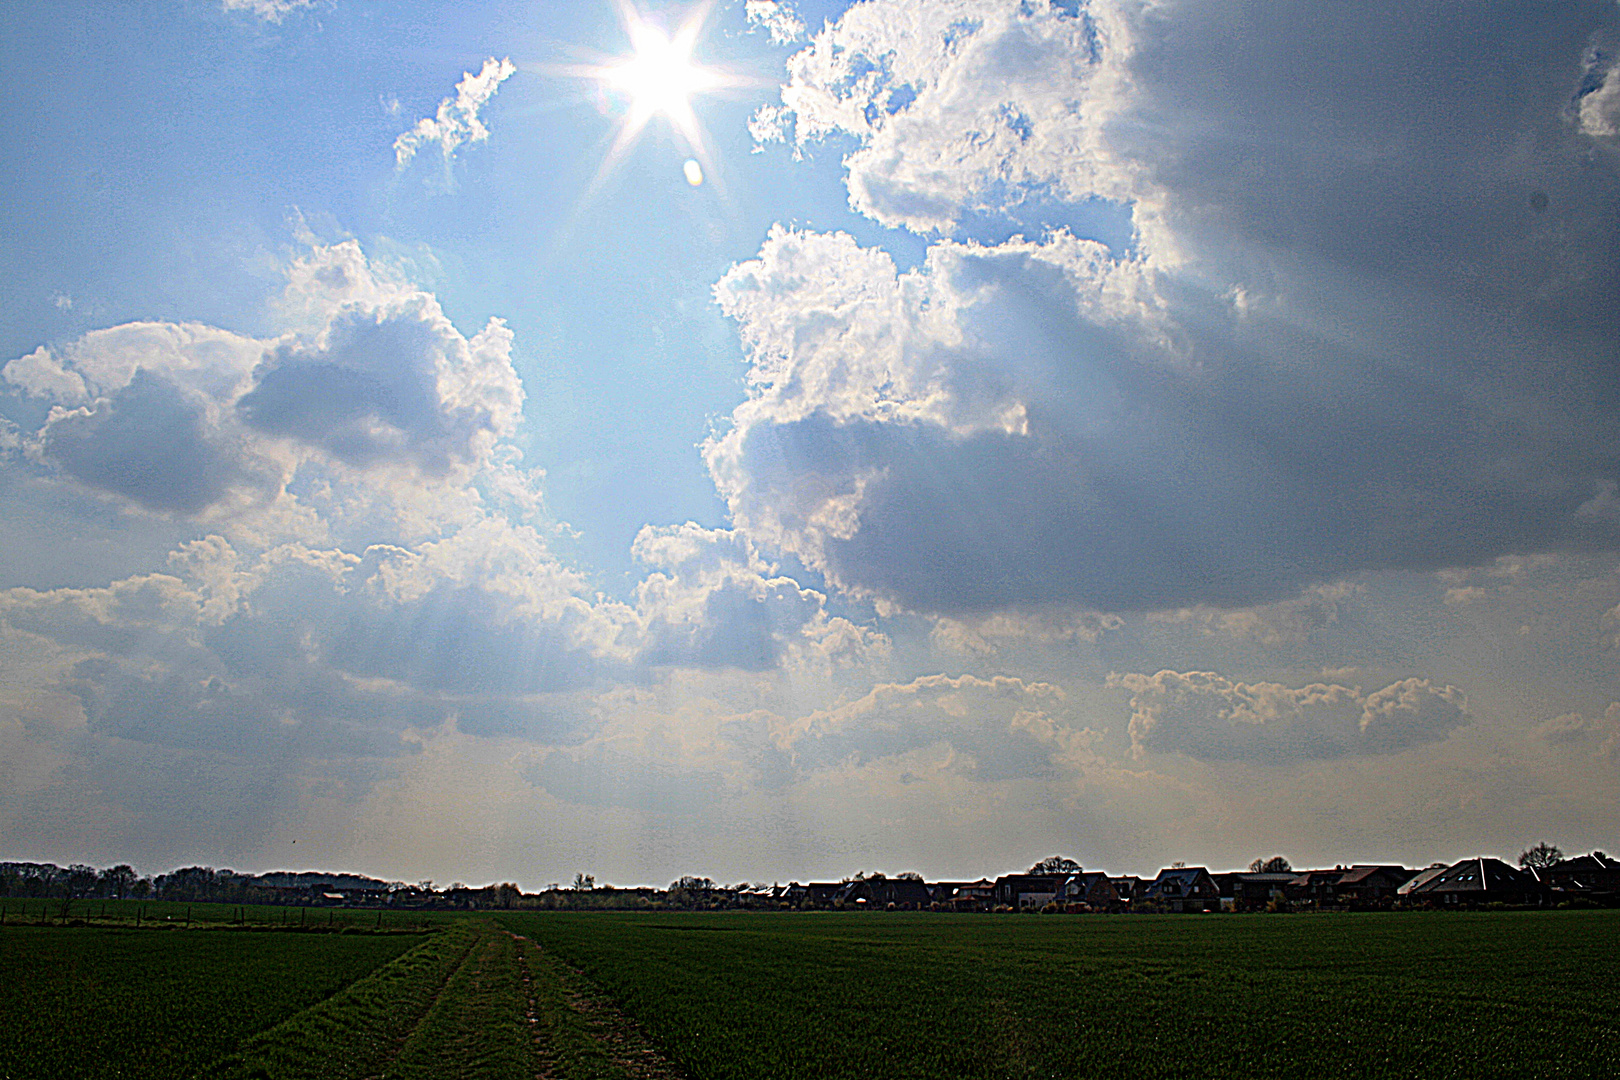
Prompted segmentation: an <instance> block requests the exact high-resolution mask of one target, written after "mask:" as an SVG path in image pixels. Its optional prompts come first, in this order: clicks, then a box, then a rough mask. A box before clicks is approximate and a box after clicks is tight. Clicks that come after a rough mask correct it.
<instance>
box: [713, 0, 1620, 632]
mask: <svg viewBox="0 0 1620 1080" xmlns="http://www.w3.org/2000/svg"><path fill="white" fill-rule="evenodd" d="M1616 22H1617V19H1616V11H1615V9H1614V6H1613V5H1612V4H1597V3H1584V4H1574V5H1568V6H1566V7H1562V8H1559V9H1558V10H1557V11H1556V12H1555V13H1554V12H1550V11H1549V9H1546V8H1545V7H1544V6H1540V5H1537V6H1533V7H1529V6H1526V5H1524V4H1514V3H1503V4H1496V5H1491V4H1485V5H1476V6H1473V7H1470V8H1469V9H1468V11H1467V12H1466V13H1464V17H1463V18H1462V21H1461V23H1459V22H1458V19H1457V17H1456V13H1455V11H1454V9H1453V8H1452V7H1450V6H1447V5H1437V4H1420V5H1417V6H1416V7H1412V6H1408V7H1407V8H1406V9H1403V15H1402V18H1401V19H1399V20H1384V21H1375V22H1369V21H1368V20H1366V19H1365V18H1364V17H1362V15H1361V14H1360V13H1355V12H1351V11H1350V10H1349V9H1342V8H1339V7H1335V6H1333V5H1326V6H1324V5H1306V4H1299V5H1292V6H1290V7H1289V9H1288V12H1287V14H1286V15H1279V14H1278V13H1277V11H1276V9H1275V8H1274V6H1273V5H1239V6H1238V7H1237V8H1235V9H1234V8H1232V7H1231V6H1230V5H1222V4H1213V3H1205V2H1200V0H1167V2H1164V3H1157V4H1153V5H1149V6H1147V7H1145V8H1144V7H1143V6H1141V5H1136V4H1132V3H1125V2H1117V3H1116V2H1113V0H1098V2H1095V3H1091V4H1083V5H1079V6H1077V7H1067V6H1064V7H1059V6H1053V5H1032V4H1022V3H1015V2H1012V0H1008V2H1006V3H1001V4H980V3H973V4H969V3H967V2H966V0H963V2H960V3H952V2H941V3H927V4H924V3H917V2H915V0H869V2H867V3H862V4H857V5H855V6H853V7H851V8H850V9H849V10H848V11H847V12H846V13H845V14H844V15H843V16H842V17H841V18H840V19H839V20H838V21H837V22H836V23H833V24H830V25H828V26H827V27H826V28H825V29H824V30H823V31H822V32H821V33H820V34H818V35H817V36H816V38H815V39H814V40H813V41H812V43H811V44H810V45H809V46H808V47H807V48H806V49H804V50H803V51H801V52H800V53H799V54H798V55H797V56H795V57H794V58H793V59H792V60H791V61H790V63H789V72H790V81H789V83H788V85H787V86H786V87H785V88H784V91H783V106H782V108H784V109H787V110H789V111H790V112H791V113H792V116H793V121H794V124H795V131H796V138H797V139H798V140H800V141H801V142H802V141H804V140H808V139H815V138H821V137H824V136H828V135H833V134H838V135H843V136H848V137H851V138H853V139H855V140H856V144H857V147H856V149H855V151H854V152H853V153H851V154H850V156H849V157H848V158H847V159H846V165H847V168H848V171H849V180H848V183H849V190H850V197H851V200H852V204H853V205H854V206H855V207H856V208H857V209H859V210H862V211H863V212H865V213H867V214H869V215H870V216H872V217H874V218H876V219H877V220H879V221H882V222H884V223H887V224H891V225H903V226H905V227H908V228H911V229H914V230H916V231H919V232H923V233H928V232H934V231H939V230H950V229H953V228H957V227H963V228H966V227H968V226H969V225H971V224H972V222H973V220H974V218H975V215H983V214H986V213H988V212H991V211H998V210H1005V211H1006V213H1007V215H1009V216H1010V218H1011V219H1012V220H1013V221H1015V222H1026V223H1030V224H1033V222H1034V221H1037V220H1039V214H1042V213H1046V212H1047V211H1046V210H1045V209H1042V208H1043V207H1050V205H1051V204H1053V203H1054V202H1055V203H1058V204H1067V206H1068V211H1067V212H1068V214H1069V217H1066V218H1063V220H1069V218H1073V222H1072V228H1070V229H1059V230H1056V231H1048V232H1046V233H1045V234H1044V235H1043V237H1042V238H1041V239H1039V240H1035V241H1032V240H1028V239H1024V238H1022V237H1015V238H1014V239H1012V240H1010V241H1007V242H1004V243H1000V244H997V245H993V246H990V245H985V244H981V243H975V242H973V241H971V240H967V241H964V240H962V239H950V240H940V241H937V242H935V243H934V244H933V245H932V246H931V247H930V249H929V253H928V256H927V258H926V259H925V261H924V263H923V264H922V266H920V267H918V268H917V269H915V270H911V271H908V272H905V273H899V272H897V271H896V269H895V267H894V266H893V265H892V263H891V262H890V260H889V259H888V257H887V256H886V255H885V254H884V253H883V252H881V251H878V250H875V249H863V248H861V247H859V246H858V245H857V244H856V243H855V242H854V241H853V240H851V239H850V238H848V237H846V236H842V235H833V236H826V235H815V234H809V233H801V232H789V231H786V230H782V229H778V230H775V231H773V232H772V234H771V235H770V236H769V238H768V239H767V240H766V242H765V244H764V246H763V247H762V249H761V251H760V254H759V257H758V258H757V259H754V260H751V261H749V262H745V263H743V264H740V265H738V266H737V267H735V268H734V269H733V270H732V271H731V272H730V273H729V274H727V275H726V276H725V278H723V279H722V281H721V282H720V283H719V285H718V286H717V290H716V293H717V298H718V300H719V302H720V304H721V306H722V308H723V310H724V311H725V312H726V313H727V314H728V315H729V316H730V317H731V318H733V319H734V320H735V321H736V322H737V325H738V329H739V333H740V336H741V338H742V341H743V344H744V346H745V348H746V349H747V351H748V355H749V361H750V380H751V385H752V392H751V395H750V400H749V401H747V402H746V403H744V404H743V405H741V406H739V407H738V408H737V409H736V410H735V412H734V414H733V418H732V419H733V424H732V427H731V429H730V430H729V431H727V432H724V433H722V434H721V435H720V436H718V437H717V438H716V439H714V440H713V441H711V443H710V444H709V445H708V447H707V448H706V453H707V456H708V463H709V467H710V470H711V473H712V474H713V476H714V479H715V482H716V484H717V486H718V488H719V490H720V491H721V493H722V494H723V495H724V496H725V497H726V499H727V500H728V503H729V505H730V508H731V510H732V514H733V518H734V521H735V523H736V525H737V527H738V528H739V529H740V530H741V531H743V532H744V533H745V534H747V535H748V536H749V537H750V538H751V539H752V540H754V541H755V542H756V543H758V544H759V545H760V546H761V548H762V549H763V550H766V551H783V552H788V553H791V554H793V555H796V556H798V557H800V558H801V559H803V560H804V561H806V562H807V563H809V564H810V565H811V566H813V567H815V568H817V569H819V570H821V571H823V572H824V573H825V574H826V575H827V577H828V579H829V581H830V582H831V583H833V584H834V585H835V586H837V587H838V588H841V589H844V590H847V591H849V592H851V593H854V594H858V595H866V596H870V597H872V598H874V599H875V600H877V601H878V602H880V603H882V604H886V605H892V606H898V607H908V608H913V609H921V610H926V611H932V612H943V613H946V614H949V615H951V616H953V617H957V618H962V617H968V616H973V615H974V614H975V613H982V612H985V611H989V610H996V609H1001V608H1007V607H1016V606H1027V605H1033V604H1041V603H1051V602H1058V603H1072V604H1076V605H1079V606H1082V607H1089V608H1097V609H1103V610H1124V609H1133V610H1155V609H1182V608H1186V609H1191V610H1197V609H1198V608H1200V607H1201V606H1202V607H1205V608H1208V607H1242V608H1250V607H1254V606H1255V605H1264V604H1268V603H1271V602H1274V601H1277V600H1280V599H1281V598H1283V597H1287V596H1290V595H1297V594H1298V593H1299V592H1300V590H1302V589H1305V588H1310V587H1313V586H1316V585H1319V584H1320V583H1322V582H1329V581H1338V580H1344V579H1346V578H1349V577H1351V576H1353V575H1355V574H1357V573H1361V572H1363V571H1376V570H1386V569H1428V570H1438V569H1440V568H1442V567H1447V566H1458V565H1474V564H1480V563H1488V562H1490V561H1491V560H1493V559H1495V558H1497V557H1499V556H1502V555H1506V554H1511V553H1522V552H1538V551H1558V550H1564V551H1574V550H1592V549H1600V550H1613V549H1615V548H1616V547H1617V546H1620V528H1617V524H1620V521H1617V520H1616V519H1614V518H1613V516H1612V515H1606V514H1603V513H1598V512H1595V511H1594V510H1593V509H1592V507H1593V506H1595V505H1596V504H1595V503H1594V500H1595V499H1599V498H1600V497H1601V495H1602V493H1603V492H1605V491H1609V490H1612V484H1613V483H1614V481H1615V477H1616V476H1617V475H1620V452H1617V451H1616V450H1615V448H1616V447H1620V421H1617V419H1616V418H1617V417H1620V396H1617V395H1620V390H1617V387H1620V377H1617V376H1620V346H1617V345H1616V344H1615V343H1616V342H1617V341H1620V323H1617V322H1616V319H1617V318H1620V315H1617V314H1616V309H1615V308H1614V305H1613V303H1612V296H1613V295H1614V293H1615V291H1616V290H1617V289H1620V266H1617V264H1616V263H1615V260H1614V259H1613V255H1612V252H1613V240H1614V237H1615V236H1616V235H1617V233H1620V222H1617V220H1616V217H1615V215H1614V212H1613V206H1614V205H1615V199H1616V198H1617V197H1620V175H1617V173H1616V170H1615V168H1614V161H1612V160H1611V159H1609V158H1596V157H1594V156H1593V155H1592V153H1591V146H1590V137H1589V136H1588V134H1587V133H1585V132H1584V131H1583V130H1582V129H1581V127H1580V124H1579V123H1577V122H1576V121H1575V120H1574V119H1572V117H1574V116H1575V112H1573V111H1572V105H1571V102H1572V101H1574V100H1575V95H1576V93H1577V90H1578V86H1579V83H1580V79H1581V74H1580V72H1581V64H1582V55H1583V50H1585V49H1586V48H1587V45H1586V43H1587V41H1588V39H1589V38H1591V37H1592V36H1593V35H1594V34H1597V35H1601V34H1604V33H1609V32H1611V31H1613V30H1614V28H1615V24H1616ZM1503 26H1515V27H1520V28H1521V29H1522V30H1523V32H1514V33H1503V32H1502V30H1501V28H1502V27H1503ZM1301 55H1310V56H1316V57H1318V58H1319V61H1318V62H1317V63H1314V64H1310V65H1302V64H1300V62H1299V60H1298V57H1300V56H1301ZM1437 56H1449V57H1455V58H1456V62H1455V63H1454V64H1453V65H1452V66H1451V67H1449V68H1447V71H1448V75H1447V77H1446V78H1435V77H1433V74H1432V73H1433V72H1434V71H1435V70H1437V69H1436V67H1435V60H1434V58H1435V57H1437ZM1367 71H1386V72H1391V73H1394V74H1392V75H1391V76H1390V77H1387V78H1379V79H1372V80H1369V79H1368V78H1366V74H1365V73H1366V72H1367ZM1506 72H1511V73H1513V74H1512V75H1511V76H1507V75H1505V74H1503V73H1506ZM1504 79H1507V80H1508V81H1509V82H1510V83H1511V84H1512V85H1511V87H1508V86H1505V85H1504V84H1503V82H1502V80H1504ZM1593 93H1594V94H1595V93H1596V91H1594V92H1593ZM1592 96H1593V94H1588V95H1587V99H1590V98H1591V97H1592ZM1582 100H1586V99H1582ZM1583 107H1584V106H1583ZM1594 107H1595V106H1594ZM785 115H786V114H775V113H773V114H772V117H774V119H772V121H771V124H765V125H764V126H765V127H770V126H772V124H775V123H776V122H777V121H780V120H782V119H783V117H784V116H785ZM764 119H770V118H763V119H762V121H761V123H762V124H763V123H764ZM762 130H763V129H762ZM1526 140H1529V142H1527V141H1526ZM1532 144H1533V145H1534V147H1535V148H1536V149H1535V150H1534V151H1533V152H1532V151H1528V150H1525V149H1524V148H1525V147H1526V146H1529V145H1532ZM1099 199H1101V200H1109V201H1113V202H1114V203H1116V204H1119V205H1128V206H1129V207H1130V208H1131V214H1132V220H1133V222H1134V225H1135V229H1136V238H1135V242H1134V244H1133V245H1131V246H1130V247H1129V249H1128V250H1120V249H1118V248H1117V247H1116V248H1111V247H1109V246H1108V245H1105V244H1102V243H1099V242H1094V241H1089V240H1085V239H1082V238H1080V237H1079V235H1078V233H1077V232H1076V230H1080V229H1083V228H1084V227H1085V223H1084V219H1085V213H1084V212H1083V211H1085V208H1086V207H1087V206H1090V205H1094V204H1095V201H1096V200H1099ZM1020 215H1026V216H1024V217H1021V216H1020ZM1093 224H1094V223H1093Z"/></svg>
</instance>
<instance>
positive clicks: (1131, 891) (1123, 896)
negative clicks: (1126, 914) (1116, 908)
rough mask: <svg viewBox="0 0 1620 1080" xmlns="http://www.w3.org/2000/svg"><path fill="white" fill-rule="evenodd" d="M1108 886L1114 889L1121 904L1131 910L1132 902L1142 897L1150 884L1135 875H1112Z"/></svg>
mask: <svg viewBox="0 0 1620 1080" xmlns="http://www.w3.org/2000/svg"><path fill="white" fill-rule="evenodd" d="M1108 884H1110V885H1112V886H1113V887H1114V895H1115V896H1118V897H1119V902H1120V903H1121V904H1123V905H1124V906H1125V907H1126V909H1129V908H1130V906H1131V903H1132V901H1134V900H1135V899H1136V898H1137V897H1139V896H1141V895H1142V893H1143V891H1144V890H1146V889H1147V886H1148V883H1147V882H1146V881H1143V880H1142V879H1141V878H1139V877H1137V876H1136V875H1134V874H1125V875H1111V876H1110V877H1109V878H1108Z"/></svg>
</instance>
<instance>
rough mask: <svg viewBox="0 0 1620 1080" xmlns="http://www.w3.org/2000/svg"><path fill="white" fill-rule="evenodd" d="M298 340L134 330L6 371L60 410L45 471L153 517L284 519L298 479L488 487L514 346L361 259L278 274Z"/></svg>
mask: <svg viewBox="0 0 1620 1080" xmlns="http://www.w3.org/2000/svg"><path fill="white" fill-rule="evenodd" d="M280 309H281V311H282V314H283V315H284V316H285V317H286V318H287V319H288V320H289V322H291V323H292V324H293V328H292V329H289V330H288V331H287V332H286V333H284V334H282V335H281V336H279V337H276V338H273V339H269V340H259V339H255V338H248V337H244V336H242V335H239V334H235V333H232V332H230V331H227V330H222V329H218V328H215V327H209V326H202V325H198V324H195V323H181V324H174V323H126V324H124V325H122V326H116V327H111V328H108V329H103V330H95V331H91V332H90V333H88V334H85V335H84V336H82V337H80V338H78V339H76V340H74V341H71V342H69V343H67V344H66V345H63V346H59V347H45V346H42V347H40V348H38V349H36V350H34V351H33V352H32V353H29V354H28V355H26V356H22V357H18V358H16V359H14V360H12V361H11V362H10V363H8V364H6V365H5V367H4V368H3V369H0V377H3V378H4V379H5V380H6V381H8V382H10V383H11V384H12V385H13V386H16V387H17V388H18V389H20V390H22V391H24V392H25V393H27V394H28V395H30V396H32V397H35V398H41V399H44V400H45V401H47V402H51V403H53V407H52V408H51V410H50V412H49V415H48V416H47V417H46V420H45V423H44V425H43V426H42V427H41V428H40V429H39V431H38V432H37V433H35V435H34V436H33V438H32V439H31V440H30V441H29V443H28V446H29V450H30V452H31V453H32V455H33V456H34V458H35V459H36V460H38V461H39V462H41V463H43V464H46V465H49V466H54V467H56V468H58V469H60V470H61V471H62V472H63V473H65V474H66V475H68V476H70V477H72V478H74V479H75V480H77V481H79V482H80V483H82V484H83V485H85V486H87V487H89V488H91V489H93V490H96V491H100V492H105V493H108V494H111V495H115V496H119V497H122V498H124V499H127V500H129V501H130V502H132V503H134V504H136V505H138V506H141V507H144V508H145V509H148V510H152V511H157V512H165V513H175V514H181V515H189V516H199V517H208V516H210V515H212V516H214V517H218V516H220V515H226V514H231V513H238V512H240V511H241V510H242V509H243V508H244V507H247V506H251V505H259V506H267V505H271V504H276V503H285V502H286V501H287V500H288V499H290V498H292V497H291V496H290V495H289V494H288V489H289V486H290V485H292V484H293V483H294V480H295V479H296V478H298V477H299V476H300V470H302V471H303V475H304V476H305V478H306V479H307V478H309V476H310V474H311V473H323V474H325V475H324V479H326V480H327V482H329V483H330V482H332V481H334V480H338V481H341V480H345V479H349V480H352V479H355V478H356V477H358V476H359V475H362V474H370V476H371V481H372V482H371V485H370V486H371V488H372V490H373V491H374V492H376V489H377V487H378V484H377V481H378V479H379V478H383V477H388V476H399V477H404V478H406V480H407V481H408V482H409V483H410V484H411V485H412V486H413V487H414V488H415V489H416V490H415V491H414V492H413V498H412V500H410V501H411V502H413V503H414V502H417V501H418V500H419V499H420V496H421V494H422V492H421V490H420V489H421V487H422V482H423V481H428V482H429V483H432V482H439V483H441V484H447V485H450V486H453V487H456V486H459V485H461V484H465V483H466V482H467V481H468V479H469V478H470V476H471V475H472V474H473V473H475V472H479V471H485V472H488V473H490V474H492V475H493V474H497V473H500V472H501V471H502V466H500V465H498V464H497V461H496V459H497V458H498V457H500V456H501V455H499V454H498V453H497V450H496V447H497V444H498V443H500V442H501V441H502V440H503V439H507V438H508V437H509V436H511V435H512V434H513V432H514V431H515V430H516V427H517V424H518V423H519V421H520V420H521V417H522V405H523V388H522V384H521V382H520V381H519V379H518V377H517V373H516V371H515V370H514V369H513V367H512V362H511V347H512V334H511V332H510V331H509V330H508V329H507V328H506V326H505V324H504V323H502V322H501V321H500V320H499V319H492V320H490V322H489V324H488V325H487V326H486V327H485V328H484V329H483V330H482V331H480V332H479V333H477V334H475V335H473V337H472V338H471V339H467V338H465V337H463V336H462V335H461V333H460V332H459V331H458V330H457V329H456V328H455V327H454V326H453V325H452V324H451V323H450V321H449V319H447V318H446V317H445V315H444V312H443V310H442V309H441V308H440V307H439V304H438V301H437V300H436V299H435V298H434V297H433V296H432V295H431V294H429V293H426V292H423V291H421V290H419V289H416V288H414V287H413V286H410V285H408V284H406V283H404V282H400V281H395V280H392V279H390V278H389V277H388V276H387V275H385V274H383V273H380V272H378V271H376V270H375V269H374V268H373V267H372V266H371V265H370V264H369V263H368V261H367V260H366V258H365V256H364V254H363V253H362V252H361V250H360V247H359V245H358V244H356V243H354V242H353V241H348V242H345V243H341V244H336V245H333V246H330V247H316V248H315V249H313V251H312V252H311V253H310V254H309V255H308V256H307V257H305V258H301V259H299V260H297V261H296V262H295V263H294V264H293V265H292V267H290V269H289V272H288V285H287V289H286V292H285V293H284V295H283V297H282V298H281V301H280Z"/></svg>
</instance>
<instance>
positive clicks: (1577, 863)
mask: <svg viewBox="0 0 1620 1080" xmlns="http://www.w3.org/2000/svg"><path fill="white" fill-rule="evenodd" d="M1536 877H1538V878H1539V879H1540V880H1541V881H1542V882H1543V883H1544V884H1547V885H1550V886H1552V887H1553V888H1554V889H1556V890H1559V891H1561V892H1564V893H1567V894H1573V895H1581V896H1588V897H1603V898H1609V897H1614V896H1620V859H1611V858H1609V857H1608V856H1607V855H1605V854H1603V852H1601V851H1594V852H1592V854H1590V855H1579V856H1577V857H1575V858H1573V859H1564V860H1562V861H1561V862H1556V863H1554V864H1553V865H1551V866H1549V867H1547V868H1546V869H1545V870H1542V871H1540V872H1538V873H1537V874H1536Z"/></svg>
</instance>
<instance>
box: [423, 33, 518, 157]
mask: <svg viewBox="0 0 1620 1080" xmlns="http://www.w3.org/2000/svg"><path fill="white" fill-rule="evenodd" d="M516 72H517V68H516V67H514V66H513V65H512V61H510V60H496V59H495V58H494V57H493V56H492V57H490V58H489V59H488V60H485V61H484V66H483V67H482V68H480V69H479V71H478V74H476V75H474V74H473V73H472V72H470V71H468V72H463V73H462V78H461V81H460V82H458V83H457V84H456V96H455V97H453V98H445V99H444V100H443V101H441V102H439V111H438V112H437V113H436V114H434V115H433V116H424V117H423V118H422V119H420V120H418V121H417V122H416V126H415V127H413V128H412V129H411V130H409V131H407V132H404V133H402V134H401V135H400V136H399V138H397V139H395V140H394V159H395V162H396V164H398V165H399V166H400V167H401V168H404V166H405V164H406V163H407V162H409V161H410V160H411V158H412V157H414V156H415V155H416V151H417V150H418V149H420V148H421V147H423V146H426V145H428V144H430V143H438V144H439V149H440V150H441V151H442V152H443V154H444V158H445V160H446V161H449V160H450V158H452V157H454V156H455V152H456V147H458V146H460V145H461V144H462V143H469V142H483V141H484V140H485V139H487V138H489V128H487V127H485V126H484V122H483V121H482V120H480V119H479V118H478V110H479V109H482V108H483V107H484V105H485V104H487V103H488V101H489V99H490V98H492V97H494V96H495V91H496V90H498V89H499V88H500V85H501V83H503V82H505V81H506V80H507V79H509V78H511V76H512V75H513V74H515V73H516Z"/></svg>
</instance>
